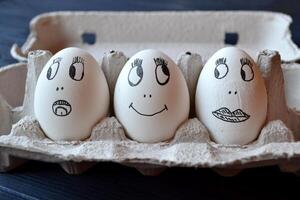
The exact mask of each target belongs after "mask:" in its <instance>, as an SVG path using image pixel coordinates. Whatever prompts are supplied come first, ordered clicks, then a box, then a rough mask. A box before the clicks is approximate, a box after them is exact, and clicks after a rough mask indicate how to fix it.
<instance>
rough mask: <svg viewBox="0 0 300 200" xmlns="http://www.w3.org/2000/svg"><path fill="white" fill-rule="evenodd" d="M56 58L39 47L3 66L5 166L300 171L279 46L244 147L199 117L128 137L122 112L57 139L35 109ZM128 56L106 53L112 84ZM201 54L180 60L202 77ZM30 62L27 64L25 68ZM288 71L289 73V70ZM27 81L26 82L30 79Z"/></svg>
mask: <svg viewBox="0 0 300 200" xmlns="http://www.w3.org/2000/svg"><path fill="white" fill-rule="evenodd" d="M50 57H51V53H50V52H48V51H41V50H37V51H33V52H31V53H30V54H29V57H28V64H16V65H13V66H8V67H4V68H1V70H2V71H1V72H0V80H1V81H2V80H4V79H5V80H6V81H8V84H11V85H10V88H9V89H8V88H3V89H4V90H1V91H5V90H6V92H7V93H6V96H4V97H3V98H1V109H0V110H1V117H2V118H4V119H5V120H6V121H7V122H8V123H1V126H0V130H3V131H2V132H1V133H2V136H1V137H0V148H1V167H0V169H1V170H2V171H7V170H10V169H12V168H14V167H17V166H19V165H20V164H22V163H23V162H25V160H27V159H34V160H42V161H46V162H56V163H60V165H61V166H62V167H63V169H64V170H66V171H67V172H68V173H71V174H74V173H75V174H76V173H81V172H83V171H84V170H87V169H88V168H89V167H92V166H93V165H94V164H95V163H98V162H108V161H109V162H117V163H121V164H124V165H127V166H133V167H136V168H137V169H138V170H140V171H141V172H142V173H144V174H147V175H155V174H157V173H159V172H160V171H162V170H163V169H165V168H166V167H174V166H180V167H210V168H213V169H215V170H216V171H217V172H218V173H220V174H222V175H233V174H235V173H237V172H239V171H240V170H241V169H244V168H248V167H257V166H263V165H275V164H277V165H280V166H281V167H282V169H284V170H285V171H293V172H297V171H298V170H299V169H300V165H299V164H298V162H299V160H300V158H298V157H299V155H300V142H296V141H295V138H296V140H297V138H299V136H300V135H299V134H297V133H299V129H300V127H299V123H298V120H299V119H300V116H299V115H298V114H297V111H293V110H292V109H289V108H288V107H287V106H286V103H285V93H284V90H285V88H284V85H283V83H284V76H283V74H284V73H283V72H282V67H281V61H280V56H279V54H278V53H277V52H276V51H269V50H266V51H263V52H261V53H260V55H259V57H258V65H259V67H260V69H261V71H262V73H263V76H264V78H265V81H266V86H267V91H268V98H269V105H268V119H267V122H266V125H265V126H264V128H263V129H262V130H261V133H260V135H259V137H258V139H257V140H256V141H254V142H253V143H251V144H249V145H243V146H240V145H222V144H216V143H214V142H212V141H211V140H210V138H209V133H208V131H207V129H206V128H205V126H204V125H203V124H202V123H201V122H200V121H199V120H198V119H197V118H190V119H189V120H187V121H186V122H185V123H183V124H182V125H181V126H180V127H179V128H178V130H177V132H176V135H175V137H174V138H173V139H171V140H170V141H166V142H161V143H154V144H148V143H139V142H136V141H132V140H130V139H128V138H127V137H126V135H125V131H124V129H123V127H122V125H121V124H120V123H119V122H118V120H117V119H116V118H115V117H114V116H110V117H107V118H105V119H103V120H102V121H100V122H99V123H98V124H97V125H96V126H95V127H94V128H93V131H92V134H91V136H90V138H88V139H86V140H84V141H53V140H50V139H48V138H47V137H46V136H45V135H44V133H43V131H42V130H41V129H40V126H39V123H38V122H37V120H36V119H35V117H34V115H33V93H34V88H35V87H34V85H35V84H36V81H37V77H38V75H39V73H40V71H41V69H42V68H43V66H44V64H45V63H46V62H47V61H48V59H49V58H50ZM124 57H125V55H124V54H123V53H122V52H116V51H115V52H110V53H108V54H106V55H105V56H104V57H103V60H106V61H105V62H102V68H103V70H104V71H105V72H106V73H105V74H106V77H107V79H108V82H109V83H110V87H111V86H112V85H114V83H115V81H116V77H117V75H116V74H115V73H117V71H120V70H116V69H121V68H122V66H123V65H124V62H126V60H127V59H125V58H124ZM199 58H200V55H197V54H192V53H187V54H186V53H185V54H182V55H181V56H180V58H179V59H178V62H177V63H178V65H179V67H180V69H182V71H183V72H184V71H189V70H195V63H197V64H198V70H196V71H198V76H199V73H200V71H201V70H199V69H201V68H202V62H200V61H201V59H199ZM183 60H185V62H183ZM116 63H118V64H116ZM26 66H27V71H26V70H24V68H26ZM297 66H298V64H295V63H294V64H287V65H284V67H283V68H284V69H285V71H286V72H290V70H294V71H293V73H292V74H293V75H294V74H295V73H297V72H298V71H299V68H298V67H297ZM4 72H5V73H4ZM17 73H19V74H18V75H17ZM298 73H299V72H298ZM26 74H27V75H26ZM110 74H111V75H110ZM192 74H195V72H193V73H192ZM285 74H286V77H287V78H288V77H289V73H285ZM16 75H17V76H18V77H21V80H23V81H24V82H26V87H25V89H24V90H23V92H24V93H23V95H20V94H18V95H17V96H16V97H18V98H20V99H15V98H11V96H13V95H15V93H14V89H15V88H19V87H20V85H18V84H15V83H14V79H12V77H13V76H16ZM184 75H185V78H186V80H187V82H188V85H189V88H194V90H195V85H196V82H197V79H195V78H194V79H193V78H192V77H191V76H188V73H184ZM25 77H26V81H25ZM195 77H196V75H195ZM112 79H114V80H112ZM291 80H292V79H291ZM291 80H290V81H291ZM24 82H23V83H20V84H21V85H24ZM287 83H288V84H286V87H287V88H290V87H295V86H296V85H294V84H295V83H296V84H297V82H293V81H292V82H287ZM111 84H112V85H111ZM1 89H2V88H1ZM9 91H10V92H9ZM191 95H192V93H191ZM23 96H24V98H23ZM191 98H193V96H191ZM5 99H14V100H15V101H16V102H22V99H23V102H24V103H23V106H22V107H13V108H12V106H10V105H9V104H10V103H11V102H7V101H6V100H5ZM10 128H11V130H10ZM8 130H10V131H8ZM291 130H293V132H292V131H291ZM286 163H288V165H286Z"/></svg>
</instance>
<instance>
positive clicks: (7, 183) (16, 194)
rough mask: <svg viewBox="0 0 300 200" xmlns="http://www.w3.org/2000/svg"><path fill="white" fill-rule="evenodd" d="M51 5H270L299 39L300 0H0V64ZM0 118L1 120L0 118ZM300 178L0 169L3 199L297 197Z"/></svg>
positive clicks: (104, 168) (104, 166) (275, 172)
mask: <svg viewBox="0 0 300 200" xmlns="http://www.w3.org/2000/svg"><path fill="white" fill-rule="evenodd" d="M56 10H115V11H119V10H272V11H280V12H285V13H288V14H290V15H292V16H293V18H294V21H295V22H294V23H293V25H292V27H291V28H292V31H293V39H294V41H295V42H296V43H297V44H298V45H299V44H300V2H299V1H296V0H288V1H283V0H282V1H279V0H264V1H262V0H252V1H238V0H228V1H221V0H216V1H211V0H201V1H196V0H185V1H184V0H174V1H170V0H164V1H162V0H152V1H150V0H141V1H134V0H123V1H122V0H114V1H113V0H102V1H96V0H92V1H79V0H77V1H57V0H44V1H42V0H30V1H24V0H0V66H3V65H7V64H9V63H14V62H15V61H14V60H13V59H12V58H11V57H10V55H9V50H10V47H11V45H12V44H13V43H18V44H19V45H21V44H23V43H24V41H25V38H26V37H27V35H28V33H29V30H28V23H29V21H30V19H31V18H32V17H34V16H35V15H37V14H40V13H43V12H48V11H56ZM0 123H1V122H0ZM298 188H300V178H298V177H297V176H295V175H293V174H288V173H282V172H280V170H279V169H278V168H277V167H264V168H257V169H247V170H244V171H243V172H242V173H240V174H239V175H237V176H235V177H230V178H228V177H227V178H226V177H221V176H219V175H218V174H216V173H215V172H213V171H212V170H210V169H186V168H172V169H168V170H167V171H165V172H164V173H162V174H161V175H160V176H157V177H145V176H143V175H141V174H140V173H139V172H137V171H136V170H135V169H132V168H128V167H124V166H120V165H118V164H113V163H100V164H98V165H97V166H95V167H94V168H92V169H91V170H89V171H88V172H86V173H84V174H82V175H78V176H70V175H67V174H66V173H65V172H64V171H63V170H62V169H61V168H60V167H59V165H57V164H49V163H42V162H36V161H31V162H28V163H27V164H25V165H23V166H22V167H20V168H18V169H16V170H13V171H11V172H9V173H2V174H0V200H4V199H16V200H17V199H299V196H300V192H299V189H298Z"/></svg>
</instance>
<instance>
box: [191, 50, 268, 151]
mask: <svg viewBox="0 0 300 200" xmlns="http://www.w3.org/2000/svg"><path fill="white" fill-rule="evenodd" d="M195 103H196V113H197V116H198V117H199V119H200V120H201V121H202V122H203V123H204V124H205V126H206V127H207V128H208V130H209V131H210V134H211V137H212V139H213V140H214V141H216V142H217V143H222V144H239V145H244V144H248V143H250V142H251V141H253V140H254V139H255V138H256V137H257V136H258V134H259V132H260V129H261V127H262V126H263V124H264V122H265V119H266V115H267V92H266V87H265V84H264V80H263V78H262V76H261V74H260V71H259V69H258V67H257V65H256V64H255V62H254V61H253V60H252V58H251V57H250V56H249V55H248V54H247V53H246V52H244V51H243V50H241V49H238V48H236V47H226V48H223V49H221V50H219V51H217V52H216V53H215V54H214V55H213V56H212V57H211V58H210V59H209V60H208V61H207V63H206V64H205V66H204V67H203V69H202V72H201V74H200V77H199V80H198V84H197V89H196V99H195Z"/></svg>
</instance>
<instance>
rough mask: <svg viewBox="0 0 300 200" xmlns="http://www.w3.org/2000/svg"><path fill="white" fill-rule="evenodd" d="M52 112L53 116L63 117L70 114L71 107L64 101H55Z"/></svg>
mask: <svg viewBox="0 0 300 200" xmlns="http://www.w3.org/2000/svg"><path fill="white" fill-rule="evenodd" d="M52 111H53V113H54V114H55V115H57V116H60V117H64V116H67V115H69V114H70V113H71V111H72V106H71V104H69V102H67V101H65V100H57V101H55V102H54V103H53V104H52Z"/></svg>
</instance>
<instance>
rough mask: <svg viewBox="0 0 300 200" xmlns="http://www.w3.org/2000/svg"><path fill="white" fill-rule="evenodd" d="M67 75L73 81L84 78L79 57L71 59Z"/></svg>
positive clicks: (82, 65) (82, 63) (82, 66)
mask: <svg viewBox="0 0 300 200" xmlns="http://www.w3.org/2000/svg"><path fill="white" fill-rule="evenodd" d="M69 75H70V77H71V78H72V79H73V80H74V81H81V80H82V79H83V76H84V60H83V59H82V58H81V57H75V58H73V63H72V64H71V66H70V68H69Z"/></svg>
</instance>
